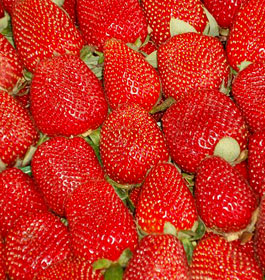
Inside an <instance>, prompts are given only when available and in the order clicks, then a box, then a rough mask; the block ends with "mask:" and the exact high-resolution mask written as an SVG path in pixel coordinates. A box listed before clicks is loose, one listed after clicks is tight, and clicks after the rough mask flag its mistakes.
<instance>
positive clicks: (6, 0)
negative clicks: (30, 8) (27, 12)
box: [1, 0, 15, 15]
mask: <svg viewBox="0 0 265 280" xmlns="http://www.w3.org/2000/svg"><path fill="white" fill-rule="evenodd" d="M1 2H2V5H3V7H4V10H5V11H7V12H8V13H9V14H10V15H11V13H12V6H13V3H14V2H15V0H1Z"/></svg>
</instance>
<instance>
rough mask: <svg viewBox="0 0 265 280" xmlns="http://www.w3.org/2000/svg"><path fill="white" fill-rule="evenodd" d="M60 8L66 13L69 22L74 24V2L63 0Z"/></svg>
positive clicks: (75, 19)
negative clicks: (69, 19)
mask: <svg viewBox="0 0 265 280" xmlns="http://www.w3.org/2000/svg"><path fill="white" fill-rule="evenodd" d="M62 8H63V9H64V10H65V11H66V12H67V14H68V15H69V17H70V18H71V20H72V21H73V22H74V23H76V21H77V17H76V0H65V1H64V3H63V6H62Z"/></svg>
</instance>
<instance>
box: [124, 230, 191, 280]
mask: <svg viewBox="0 0 265 280" xmlns="http://www.w3.org/2000/svg"><path fill="white" fill-rule="evenodd" d="M151 279H161V280H162V279H178V280H191V276H190V272H189V268H188V262H187V257H186V254H185V251H184V248H183V245H182V244H181V242H180V241H179V240H178V239H177V238H176V237H174V236H172V235H148V236H146V237H144V238H143V239H142V240H141V243H140V244H139V246H138V248H137V249H136V252H135V254H134V256H133V257H132V259H131V260H130V261H129V264H128V266H127V268H126V270H125V274H124V277H123V280H151Z"/></svg>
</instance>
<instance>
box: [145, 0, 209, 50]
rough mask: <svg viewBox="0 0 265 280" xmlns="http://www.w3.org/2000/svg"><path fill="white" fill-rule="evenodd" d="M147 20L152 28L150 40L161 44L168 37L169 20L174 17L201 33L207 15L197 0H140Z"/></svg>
mask: <svg viewBox="0 0 265 280" xmlns="http://www.w3.org/2000/svg"><path fill="white" fill-rule="evenodd" d="M141 3H142V6H143V9H144V13H145V16H146V18H147V22H148V24H149V25H150V27H151V29H152V33H151V36H152V40H153V41H154V42H155V43H156V44H157V45H161V44H162V43H163V42H165V41H166V40H167V39H169V38H170V20H171V18H176V19H180V20H183V21H185V22H187V23H189V24H190V25H192V26H193V27H194V28H195V29H196V31H198V32H200V33H202V32H203V31H204V28H205V26H206V23H207V17H206V15H205V12H204V10H203V6H202V3H201V1H199V0H181V1H175V0H174V1H167V0H158V1H155V2H154V1H152V0H142V1H141Z"/></svg>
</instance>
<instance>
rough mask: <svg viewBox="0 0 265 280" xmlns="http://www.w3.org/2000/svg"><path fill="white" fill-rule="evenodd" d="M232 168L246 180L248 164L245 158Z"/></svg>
mask: <svg viewBox="0 0 265 280" xmlns="http://www.w3.org/2000/svg"><path fill="white" fill-rule="evenodd" d="M234 169H236V170H237V171H238V173H240V174H241V175H242V176H243V177H244V178H245V179H246V180H247V181H248V165H247V161H246V160H245V161H242V162H240V163H238V164H236V165H234Z"/></svg>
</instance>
